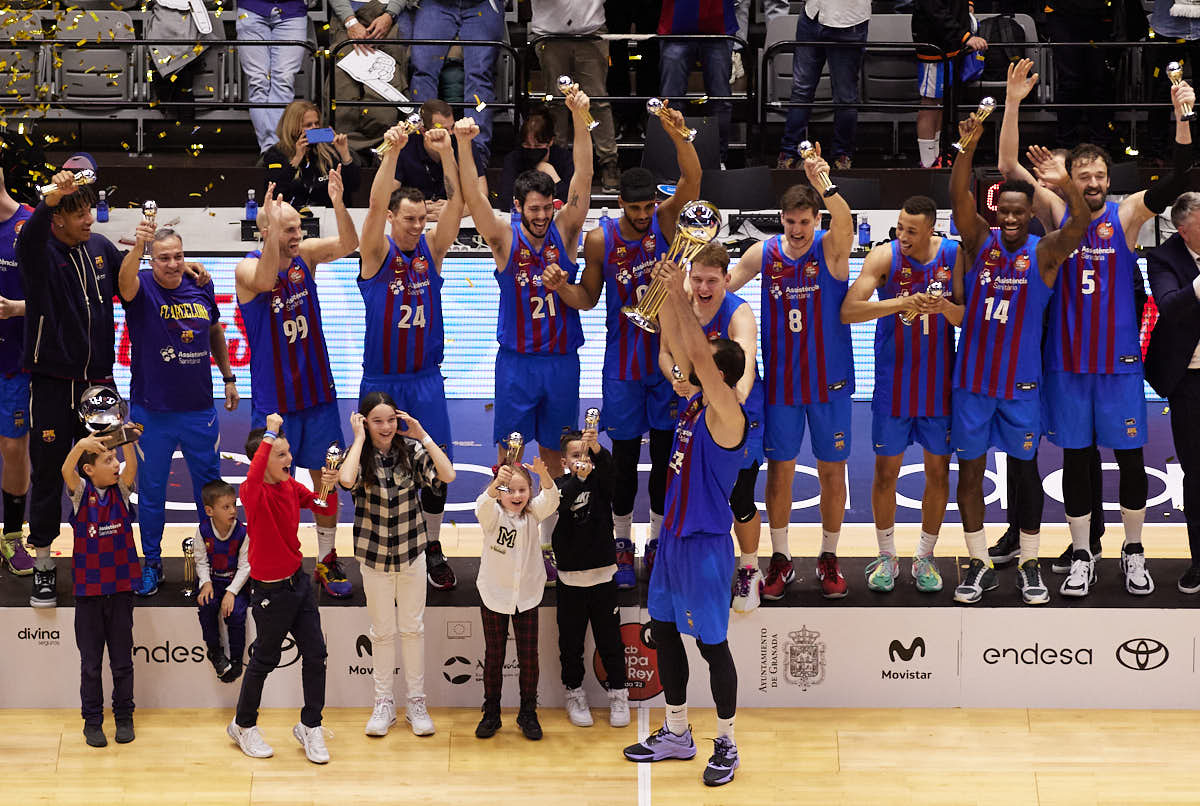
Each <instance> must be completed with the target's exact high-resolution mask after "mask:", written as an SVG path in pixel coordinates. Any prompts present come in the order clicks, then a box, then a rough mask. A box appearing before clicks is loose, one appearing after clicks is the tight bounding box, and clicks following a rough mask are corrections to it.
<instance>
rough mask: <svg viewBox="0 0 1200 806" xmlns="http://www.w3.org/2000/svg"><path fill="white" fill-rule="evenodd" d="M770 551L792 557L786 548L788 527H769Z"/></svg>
mask: <svg viewBox="0 0 1200 806" xmlns="http://www.w3.org/2000/svg"><path fill="white" fill-rule="evenodd" d="M771 551H772V552H773V553H775V554H782V555H783V556H784V557H787V558H788V559H789V560H790V559H792V552H791V551H790V550H789V549H788V527H786V526H779V527H776V526H772V527H771Z"/></svg>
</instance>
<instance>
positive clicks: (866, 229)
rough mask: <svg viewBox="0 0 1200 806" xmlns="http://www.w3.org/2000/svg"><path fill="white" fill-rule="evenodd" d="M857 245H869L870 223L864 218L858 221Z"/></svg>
mask: <svg viewBox="0 0 1200 806" xmlns="http://www.w3.org/2000/svg"><path fill="white" fill-rule="evenodd" d="M858 245H859V246H870V245H871V224H870V222H869V221H867V219H866V218H863V219H862V220H861V221H859V222H858Z"/></svg>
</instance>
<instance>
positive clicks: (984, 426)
mask: <svg viewBox="0 0 1200 806" xmlns="http://www.w3.org/2000/svg"><path fill="white" fill-rule="evenodd" d="M950 406H951V411H952V414H951V419H952V420H953V422H952V424H951V426H950V439H951V441H953V443H954V450H956V451H958V455H959V458H961V459H978V458H979V457H980V456H983V455H984V454H986V453H987V451H988V448H989V447H992V448H998V449H1000V450H1002V451H1004V452H1005V453H1007V454H1008V455H1009V456H1012V457H1014V458H1016V459H1032V458H1033V454H1034V452H1036V451H1037V446H1038V442H1039V441H1040V440H1041V438H1042V420H1041V409H1042V406H1041V401H1039V400H1038V399H1037V398H1032V399H1028V400H1003V399H999V398H994V397H988V396H987V395H979V394H975V393H974V392H968V391H966V390H965V389H955V390H953V392H951V396H950Z"/></svg>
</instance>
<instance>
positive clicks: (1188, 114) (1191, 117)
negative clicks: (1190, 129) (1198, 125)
mask: <svg viewBox="0 0 1200 806" xmlns="http://www.w3.org/2000/svg"><path fill="white" fill-rule="evenodd" d="M1179 117H1180V119H1181V120H1195V119H1196V113H1195V112H1185V113H1184V114H1182V115H1180V116H1179Z"/></svg>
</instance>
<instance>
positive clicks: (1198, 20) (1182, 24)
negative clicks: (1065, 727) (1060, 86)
mask: <svg viewBox="0 0 1200 806" xmlns="http://www.w3.org/2000/svg"><path fill="white" fill-rule="evenodd" d="M1176 5H1178V3H1171V2H1168V0H1160V2H1158V3H1155V4H1154V11H1153V12H1151V14H1150V28H1151V29H1153V31H1154V34H1155V38H1156V39H1157V40H1160V41H1161V40H1166V41H1170V42H1172V43H1174V44H1173V46H1172V47H1169V48H1147V49H1146V56H1145V57H1146V59H1148V60H1149V65H1148V66H1147V69H1146V72H1147V73H1148V74H1149V75H1150V82H1151V92H1152V95H1151V98H1152V99H1153V100H1158V101H1166V100H1169V99H1170V97H1171V82H1170V79H1168V78H1167V64H1168V63H1169V62H1172V61H1177V62H1182V63H1183V65H1184V66H1185V68H1186V67H1187V66H1188V65H1191V70H1190V72H1191V81H1192V83H1193V84H1195V83H1197V76H1198V75H1200V72H1198V71H1200V17H1182V16H1173V15H1172V14H1171V9H1172V8H1173V7H1175V6H1176ZM1193 7H1194V6H1193ZM1147 118H1148V124H1149V125H1148V130H1149V138H1148V139H1149V146H1150V147H1149V148H1146V149H1144V150H1143V152H1142V153H1143V154H1149V155H1162V157H1165V156H1166V155H1167V154H1169V153H1170V149H1168V147H1167V142H1168V139H1167V138H1168V137H1170V136H1171V134H1172V133H1173V132H1174V131H1175V127H1174V126H1172V125H1171V110H1170V108H1168V107H1166V106H1164V107H1163V108H1162V109H1154V110H1151V111H1150V113H1149V114H1148V115H1147ZM1162 157H1155V156H1151V159H1152V160H1154V161H1157V162H1159V163H1161V164H1162V165H1164V166H1165V165H1166V164H1167V162H1166V161H1165V160H1164V159H1162ZM1198 559H1200V556H1198ZM1198 565H1200V564H1198Z"/></svg>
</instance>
